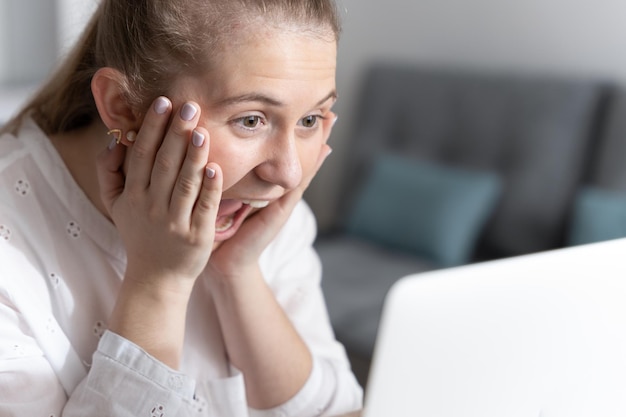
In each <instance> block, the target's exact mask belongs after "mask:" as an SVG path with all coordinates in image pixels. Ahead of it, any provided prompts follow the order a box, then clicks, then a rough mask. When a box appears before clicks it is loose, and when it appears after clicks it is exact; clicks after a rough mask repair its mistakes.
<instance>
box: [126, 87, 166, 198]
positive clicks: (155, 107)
mask: <svg viewBox="0 0 626 417" xmlns="http://www.w3.org/2000/svg"><path fill="white" fill-rule="evenodd" d="M171 109H172V103H171V102H170V101H169V100H168V99H167V98H166V97H159V98H157V99H156V100H155V101H154V103H152V106H151V107H150V110H148V112H147V114H146V117H145V118H144V120H143V123H142V125H141V128H140V129H139V132H137V135H136V138H135V141H134V143H133V146H132V147H131V148H130V158H129V162H128V172H127V174H126V187H127V188H128V189H129V190H145V189H146V188H148V186H149V184H150V177H151V175H152V167H153V165H154V158H155V156H156V153H157V150H158V149H159V146H160V145H161V141H162V140H163V136H164V134H165V129H166V127H167V123H168V119H169V115H170V113H171Z"/></svg>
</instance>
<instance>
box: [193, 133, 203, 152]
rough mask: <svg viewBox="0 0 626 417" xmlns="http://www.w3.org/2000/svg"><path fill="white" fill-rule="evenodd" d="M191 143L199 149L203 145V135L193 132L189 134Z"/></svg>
mask: <svg viewBox="0 0 626 417" xmlns="http://www.w3.org/2000/svg"><path fill="white" fill-rule="evenodd" d="M191 142H192V143H193V145H194V146H196V147H198V148H199V147H201V146H202V144H203V143H204V135H203V134H202V133H200V132H197V131H195V130H194V131H193V133H192V134H191Z"/></svg>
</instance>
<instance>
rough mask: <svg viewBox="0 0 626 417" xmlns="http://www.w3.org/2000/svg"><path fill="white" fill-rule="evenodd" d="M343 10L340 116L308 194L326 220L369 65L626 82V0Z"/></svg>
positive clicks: (438, 0) (364, 5) (424, 0)
mask: <svg viewBox="0 0 626 417" xmlns="http://www.w3.org/2000/svg"><path fill="white" fill-rule="evenodd" d="M337 1H338V2H339V4H340V5H341V7H343V8H344V9H345V10H346V12H345V14H344V33H343V37H342V40H341V43H340V48H339V68H338V73H337V83H338V88H339V96H340V97H339V101H338V103H337V105H336V107H335V109H336V112H337V113H338V114H339V117H340V119H339V121H338V123H337V125H336V127H335V130H334V132H333V137H332V138H331V146H333V148H334V152H333V154H332V155H331V156H330V157H329V159H328V160H327V162H326V163H325V165H324V168H323V170H322V172H321V173H320V177H319V178H318V179H316V180H315V182H314V183H313V185H312V188H311V189H310V190H309V191H308V193H307V199H308V200H309V202H310V203H311V205H312V207H313V209H314V210H315V212H316V214H317V215H318V220H319V222H320V225H321V226H322V227H324V226H325V224H326V221H327V219H328V217H329V216H330V215H331V213H332V212H333V211H334V209H335V206H334V204H335V199H334V197H333V196H334V189H333V185H335V184H336V183H337V182H336V181H334V179H335V178H336V176H337V175H338V174H337V172H338V168H339V167H340V165H341V162H342V160H343V159H344V158H347V157H349V150H348V149H344V147H343V146H342V145H343V142H344V141H342V138H343V137H345V136H346V135H347V134H349V131H350V124H351V123H352V121H353V120H354V118H355V116H356V115H354V114H353V112H352V109H353V108H354V104H355V103H354V97H355V93H356V89H357V87H358V83H359V81H360V78H361V76H362V72H363V68H364V65H366V64H367V63H369V62H371V61H372V60H403V61H410V62H416V63H426V64H434V65H451V66H456V67H467V68H472V69H478V70H480V69H486V70H490V71H493V70H495V71H515V72H522V73H552V74H562V75H567V76H580V77H587V76H592V77H593V76H597V77H605V78H608V79H612V80H617V81H619V82H624V83H625V84H626V20H625V16H626V1H623V0H413V1H406V0H386V1H379V0H337Z"/></svg>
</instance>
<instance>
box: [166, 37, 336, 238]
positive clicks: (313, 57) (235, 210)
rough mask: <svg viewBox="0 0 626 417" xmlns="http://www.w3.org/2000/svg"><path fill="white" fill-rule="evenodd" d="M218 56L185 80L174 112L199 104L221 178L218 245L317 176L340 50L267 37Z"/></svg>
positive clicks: (309, 40)
mask: <svg viewBox="0 0 626 417" xmlns="http://www.w3.org/2000/svg"><path fill="white" fill-rule="evenodd" d="M229 48H230V49H228V48H227V49H226V50H225V51H224V52H222V53H221V54H220V55H219V58H218V59H216V61H218V62H217V63H216V65H215V66H213V67H211V69H210V71H207V73H206V74H204V75H202V76H200V77H193V78H192V77H188V78H181V79H179V81H178V82H177V83H176V85H175V88H174V89H173V90H172V93H170V97H171V98H172V101H173V103H174V105H175V106H180V105H182V104H183V103H184V102H185V101H189V100H193V101H196V102H197V103H198V104H199V105H200V107H201V110H202V114H201V117H200V122H199V125H200V126H203V127H205V128H207V129H208V131H209V133H210V156H209V160H210V161H213V162H216V163H218V164H219V165H220V166H221V168H222V171H223V175H224V192H223V195H222V203H221V205H220V211H219V213H218V218H217V222H216V237H215V240H216V242H218V243H219V242H221V241H224V240H226V239H228V238H230V237H232V236H233V235H234V234H235V233H236V232H237V230H238V229H239V227H240V226H241V224H242V222H243V221H244V220H245V217H246V216H248V215H249V214H250V213H251V211H252V210H251V207H250V206H252V208H259V207H263V206H264V205H266V204H271V203H272V201H275V200H276V199H278V198H280V197H281V196H283V195H284V194H285V193H287V192H288V191H290V190H292V189H294V188H295V187H297V186H298V185H299V184H300V183H301V181H302V180H303V178H306V177H307V176H308V175H310V174H312V172H313V170H314V169H315V167H316V162H317V160H318V157H319V154H320V151H321V149H322V145H323V144H324V140H325V138H327V137H328V134H329V133H330V129H331V127H332V124H333V120H332V119H333V118H334V115H333V113H331V112H330V110H331V107H332V105H333V104H334V102H335V99H336V90H335V70H336V43H335V42H334V41H332V42H330V41H326V40H322V39H320V38H317V37H314V36H311V35H306V34H293V33H284V32H278V31H271V30H268V31H267V32H266V33H263V34H262V35H255V36H248V37H246V39H245V41H243V42H239V43H237V44H236V46H232V47H229Z"/></svg>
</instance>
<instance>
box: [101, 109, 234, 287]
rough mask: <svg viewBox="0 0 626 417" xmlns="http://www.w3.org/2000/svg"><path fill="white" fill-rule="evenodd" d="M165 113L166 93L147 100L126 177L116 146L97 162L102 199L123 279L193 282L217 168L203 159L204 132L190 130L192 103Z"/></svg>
mask: <svg viewBox="0 0 626 417" xmlns="http://www.w3.org/2000/svg"><path fill="white" fill-rule="evenodd" d="M171 113H172V105H171V103H170V101H169V100H167V99H166V98H164V97H160V98H158V99H157V100H156V101H155V102H154V105H153V106H152V107H151V109H150V110H149V111H148V113H147V115H146V116H145V119H144V121H143V124H142V126H141V128H140V130H139V131H138V132H137V135H136V140H135V141H134V142H133V143H132V144H130V145H129V148H128V152H130V155H129V158H128V169H127V172H126V175H124V174H123V172H122V169H121V168H122V165H123V162H124V154H125V152H124V147H123V146H116V147H115V148H113V149H112V150H109V151H108V152H104V153H103V154H102V156H101V157H100V160H99V170H98V177H99V182H100V188H101V196H102V200H103V202H104V205H105V206H106V209H107V210H108V212H109V213H110V216H111V218H112V220H113V222H114V223H115V225H116V227H117V228H118V230H119V233H120V236H121V238H122V241H123V242H124V245H125V246H126V251H127V255H128V266H127V271H126V279H131V280H136V281H138V282H141V283H143V284H147V285H153V284H155V285H168V286H169V285H172V284H174V285H176V284H177V283H178V282H183V283H184V282H187V283H191V284H193V281H194V280H195V279H196V278H197V276H198V275H199V274H200V273H201V271H202V270H203V269H204V267H205V266H206V263H207V261H208V259H209V256H210V254H211V250H212V245H213V239H214V233H215V219H216V216H217V211H218V208H219V202H220V198H221V193H222V174H221V171H220V169H219V167H218V166H217V165H215V164H207V160H208V157H209V134H208V132H207V131H206V130H205V129H203V128H200V127H197V123H198V117H199V114H200V110H199V106H198V105H196V104H194V103H186V104H184V105H183V106H182V107H181V109H180V110H179V111H178V112H177V113H176V114H174V115H171ZM170 116H171V117H170ZM170 119H171V123H170V125H169V128H168V121H170Z"/></svg>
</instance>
